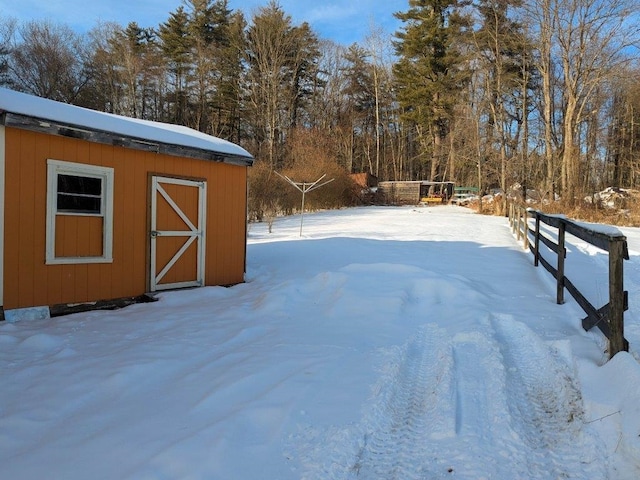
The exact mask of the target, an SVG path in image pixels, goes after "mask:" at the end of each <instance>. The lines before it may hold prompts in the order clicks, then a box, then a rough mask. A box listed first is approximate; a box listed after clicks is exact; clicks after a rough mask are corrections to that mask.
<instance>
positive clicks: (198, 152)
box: [0, 111, 254, 167]
mask: <svg viewBox="0 0 640 480" xmlns="http://www.w3.org/2000/svg"><path fill="white" fill-rule="evenodd" d="M0 124H2V125H5V126H6V127H14V128H20V129H23V130H31V131H34V132H39V133H46V134H49V135H57V136H61V137H70V138H77V139H80V140H86V141H88V142H94V143H102V144H106V145H113V146H118V147H126V148H132V149H135V150H144V151H147V152H154V153H163V154H167V155H173V156H178V157H187V158H196V159H199V160H209V161H213V162H221V163H228V164H231V165H239V166H245V167H250V166H251V165H253V160H254V159H253V157H251V156H243V155H234V154H231V153H226V152H216V151H213V150H208V149H202V148H197V147H191V146H184V145H176V144H171V143H164V142H157V141H152V140H148V139H143V138H138V137H135V136H129V135H123V134H120V133H115V132H109V131H104V130H99V129H94V128H91V127H87V126H81V125H73V124H69V123H62V122H59V121H55V120H50V119H46V118H38V117H33V116H29V115H22V114H19V113H11V112H6V111H5V112H2V113H1V114H0Z"/></svg>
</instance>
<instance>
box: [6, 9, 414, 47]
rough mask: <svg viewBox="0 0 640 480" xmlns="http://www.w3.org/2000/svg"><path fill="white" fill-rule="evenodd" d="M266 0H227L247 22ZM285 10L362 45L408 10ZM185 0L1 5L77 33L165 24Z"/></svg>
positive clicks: (324, 33) (327, 34)
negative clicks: (111, 24) (107, 24)
mask: <svg viewBox="0 0 640 480" xmlns="http://www.w3.org/2000/svg"><path fill="white" fill-rule="evenodd" d="M267 3H268V0H229V7H230V8H231V9H233V10H242V11H243V12H244V13H245V15H246V16H247V18H250V17H251V13H252V12H253V11H255V9H256V8H258V7H260V6H264V5H266V4H267ZM279 3H280V5H281V6H282V8H283V10H284V11H285V12H286V13H288V14H289V15H291V17H292V18H293V21H294V23H295V24H300V23H302V22H308V23H309V24H310V25H311V26H312V28H313V30H314V31H315V32H316V33H318V35H319V36H320V37H321V38H328V39H331V40H334V41H336V42H338V43H342V44H344V45H349V44H351V43H353V42H360V41H362V40H363V39H364V37H365V36H366V35H367V34H369V32H370V31H371V26H372V25H375V26H376V27H381V28H383V29H384V31H385V32H387V33H393V32H394V31H396V30H397V29H398V28H399V26H400V23H399V22H398V21H397V20H396V19H395V18H394V17H393V13H394V12H397V11H405V10H407V9H408V4H409V2H408V0H358V1H354V0H326V1H323V0H316V1H314V0H280V1H279ZM181 4H182V1H181V0H106V1H105V0H45V1H43V0H0V17H2V18H6V17H12V18H15V19H17V20H18V21H27V20H40V19H49V20H53V21H56V22H60V23H64V24H66V25H69V26H70V27H71V28H73V29H74V30H76V31H79V32H83V31H87V30H89V29H91V28H92V27H93V26H95V25H96V24H97V23H98V22H99V21H115V22H117V23H119V24H121V25H126V24H127V23H129V22H131V21H135V22H137V23H138V24H139V25H141V26H143V27H155V26H157V25H158V24H159V23H161V22H164V21H165V20H166V19H167V18H168V16H169V13H170V12H173V11H175V10H176V9H177V8H178V6H180V5H181Z"/></svg>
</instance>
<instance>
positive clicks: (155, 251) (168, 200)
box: [149, 176, 207, 292]
mask: <svg viewBox="0 0 640 480" xmlns="http://www.w3.org/2000/svg"><path fill="white" fill-rule="evenodd" d="M206 198H207V185H206V182H198V181H193V180H184V179H180V178H170V177H160V176H153V177H151V222H150V224H151V231H150V232H149V236H150V246H151V252H150V267H151V268H150V270H151V272H150V282H149V284H150V289H151V291H152V292H155V291H157V290H167V289H172V288H182V287H197V286H203V285H204V261H205V258H204V257H205V255H204V252H205V249H204V246H205V231H206V229H205V221H206Z"/></svg>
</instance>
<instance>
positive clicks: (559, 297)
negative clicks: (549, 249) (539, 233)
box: [556, 222, 566, 305]
mask: <svg viewBox="0 0 640 480" xmlns="http://www.w3.org/2000/svg"><path fill="white" fill-rule="evenodd" d="M565 228H566V226H565V224H564V222H560V226H559V227H558V252H557V253H558V272H557V273H558V277H557V278H556V280H557V283H556V303H557V304H558V305H561V304H563V303H564V257H565V252H566V250H565V248H564V231H565Z"/></svg>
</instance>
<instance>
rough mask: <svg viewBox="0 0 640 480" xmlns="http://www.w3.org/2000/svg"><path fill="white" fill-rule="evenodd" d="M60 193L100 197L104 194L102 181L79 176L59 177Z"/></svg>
mask: <svg viewBox="0 0 640 480" xmlns="http://www.w3.org/2000/svg"><path fill="white" fill-rule="evenodd" d="M58 193H76V194H84V195H97V196H100V195H101V194H102V180H101V179H99V178H94V177H80V176H77V175H58Z"/></svg>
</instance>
